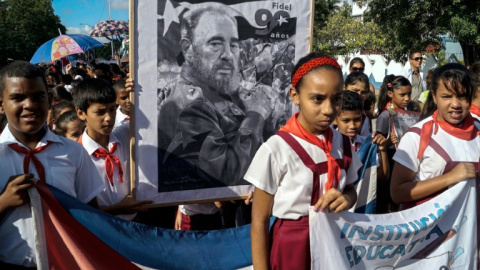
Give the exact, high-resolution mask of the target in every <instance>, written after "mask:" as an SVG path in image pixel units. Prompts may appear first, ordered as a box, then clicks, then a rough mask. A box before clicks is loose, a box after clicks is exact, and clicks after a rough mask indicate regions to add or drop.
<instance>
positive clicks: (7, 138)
mask: <svg viewBox="0 0 480 270" xmlns="http://www.w3.org/2000/svg"><path fill="white" fill-rule="evenodd" d="M45 129H46V130H47V132H46V134H45V136H44V137H43V138H42V139H41V140H40V142H39V143H38V145H37V148H38V147H40V146H43V145H46V144H47V142H48V141H49V142H52V143H51V144H50V145H49V146H48V147H47V148H46V149H44V150H43V151H41V152H40V153H37V154H35V156H36V157H37V158H38V159H39V160H40V162H41V163H42V165H43V167H44V168H45V180H46V182H47V184H50V185H52V186H54V187H56V188H58V189H60V190H62V191H63V192H65V193H67V194H69V195H71V196H72V197H75V198H77V199H78V200H80V201H82V202H84V203H87V202H89V201H91V200H92V199H94V198H95V196H97V194H99V193H100V192H101V191H102V190H103V189H104V188H105V186H104V184H103V182H102V181H101V178H100V175H99V174H98V172H97V170H95V169H94V168H95V167H94V165H93V163H92V161H91V160H90V158H89V156H88V154H87V152H86V151H85V150H84V149H83V148H82V146H81V145H80V144H78V143H76V142H73V141H71V140H68V139H65V138H63V137H60V136H57V135H55V134H54V133H53V132H51V131H50V130H49V129H48V128H47V127H46V126H45ZM12 143H18V144H19V145H20V146H22V147H25V146H24V145H23V144H21V143H20V142H19V141H18V140H17V139H16V138H15V137H14V136H13V134H12V133H11V132H10V130H9V127H8V125H7V127H5V129H4V130H3V133H2V134H1V135H0V172H2V173H1V174H0V190H3V188H4V187H5V185H6V183H7V181H8V178H10V176H12V175H18V174H24V171H23V160H24V157H25V155H24V154H21V153H17V152H15V151H14V150H13V149H11V148H10V147H8V145H9V144H12ZM29 171H30V173H33V174H34V175H35V177H36V178H38V174H37V171H36V169H35V166H34V165H33V162H32V161H31V162H30V166H29ZM32 222H33V220H32V215H31V213H30V206H29V204H25V205H22V206H19V207H17V208H15V209H12V210H11V211H9V212H8V213H7V214H6V216H5V217H4V218H3V220H1V221H0V261H3V262H6V263H11V264H17V265H23V266H26V267H34V266H36V260H35V245H34V244H35V243H34V242H35V238H34V235H33V223H32Z"/></svg>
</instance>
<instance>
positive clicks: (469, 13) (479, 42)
mask: <svg viewBox="0 0 480 270" xmlns="http://www.w3.org/2000/svg"><path fill="white" fill-rule="evenodd" d="M358 2H359V3H361V4H366V3H367V2H368V7H369V10H368V12H367V13H366V17H367V18H368V19H371V20H373V21H374V22H376V23H377V24H378V25H382V30H383V31H384V32H385V33H386V34H387V36H389V37H390V38H389V39H388V40H387V43H386V48H387V49H388V50H390V51H391V55H392V57H393V58H394V59H396V60H397V61H398V60H400V61H402V60H403V61H406V58H407V53H408V51H410V50H412V49H417V50H418V49H420V50H424V49H425V48H427V46H428V45H431V44H440V43H441V36H442V35H448V36H450V37H453V38H455V39H457V40H458V41H459V43H460V45H461V46H462V50H463V55H464V58H465V63H466V64H467V65H470V64H472V63H473V62H475V61H476V60H479V59H480V1H478V0H475V1H473V0H423V1H413V0H372V1H370V0H359V1H358Z"/></svg>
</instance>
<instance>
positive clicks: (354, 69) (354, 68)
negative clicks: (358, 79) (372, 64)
mask: <svg viewBox="0 0 480 270" xmlns="http://www.w3.org/2000/svg"><path fill="white" fill-rule="evenodd" d="M352 70H353V71H354V72H363V71H364V70H365V69H364V68H358V67H352Z"/></svg>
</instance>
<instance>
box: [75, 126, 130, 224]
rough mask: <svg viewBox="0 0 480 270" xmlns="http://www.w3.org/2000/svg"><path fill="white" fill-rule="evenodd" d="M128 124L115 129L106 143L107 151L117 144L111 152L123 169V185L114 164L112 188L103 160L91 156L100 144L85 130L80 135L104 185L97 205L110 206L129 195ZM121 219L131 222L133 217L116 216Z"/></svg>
mask: <svg viewBox="0 0 480 270" xmlns="http://www.w3.org/2000/svg"><path fill="white" fill-rule="evenodd" d="M129 127H130V126H129V125H128V124H124V125H121V126H120V127H118V128H115V129H114V130H113V131H112V133H111V134H110V141H109V143H108V149H109V150H110V149H112V147H113V143H116V144H117V149H116V150H115V152H113V155H115V156H117V157H118V159H119V160H120V163H121V165H122V169H123V176H122V179H123V183H122V182H120V175H119V168H118V166H117V165H116V164H115V163H114V166H113V186H112V185H111V184H110V182H109V181H108V177H107V171H106V169H105V159H104V158H96V157H94V156H92V154H93V153H94V152H95V151H96V150H97V149H99V148H103V147H102V146H101V145H100V144H98V143H97V142H96V141H94V140H93V139H92V138H90V136H88V134H87V129H85V131H84V132H83V135H82V145H83V147H84V148H85V150H87V153H88V154H89V155H90V158H91V159H92V161H93V163H94V164H95V167H96V169H97V171H98V172H99V174H100V177H101V178H102V180H103V182H104V184H105V190H103V191H102V192H100V194H98V196H97V200H98V205H100V206H102V207H103V206H110V205H114V204H117V203H119V202H120V201H122V200H123V199H124V198H125V197H126V196H127V195H128V194H130V129H129ZM118 217H121V218H123V219H127V220H132V219H133V218H134V217H135V215H134V214H133V215H118Z"/></svg>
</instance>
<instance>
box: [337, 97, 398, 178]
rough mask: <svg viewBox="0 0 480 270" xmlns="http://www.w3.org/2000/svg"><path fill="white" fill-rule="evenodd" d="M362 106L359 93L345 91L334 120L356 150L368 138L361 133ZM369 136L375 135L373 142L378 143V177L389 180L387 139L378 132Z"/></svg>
mask: <svg viewBox="0 0 480 270" xmlns="http://www.w3.org/2000/svg"><path fill="white" fill-rule="evenodd" d="M362 108H363V102H362V98H361V96H360V95H359V94H357V93H356V92H353V91H344V92H343V100H342V109H341V110H340V113H339V114H338V116H337V118H336V119H335V121H334V122H333V123H334V124H335V125H336V126H337V130H338V131H339V132H340V133H342V134H343V135H345V136H347V137H348V138H349V139H350V142H351V143H352V147H353V149H354V150H355V152H357V151H358V150H359V149H360V146H361V145H362V143H363V142H364V141H365V139H366V138H367V137H366V136H361V135H359V133H360V128H361V127H362ZM368 136H373V139H372V143H376V144H378V156H377V160H378V161H379V162H378V161H377V179H378V180H381V181H383V180H387V178H388V173H389V166H388V156H387V148H386V142H387V139H385V137H384V136H383V135H382V134H380V133H377V132H374V133H373V135H370V134H369V135H368Z"/></svg>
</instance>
